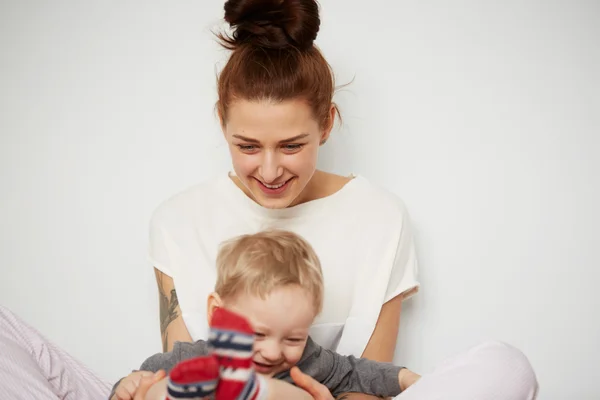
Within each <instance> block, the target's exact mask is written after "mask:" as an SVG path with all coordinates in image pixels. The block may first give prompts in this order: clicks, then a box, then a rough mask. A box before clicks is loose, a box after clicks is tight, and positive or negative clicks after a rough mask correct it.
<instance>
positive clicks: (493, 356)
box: [396, 341, 538, 400]
mask: <svg viewBox="0 0 600 400" xmlns="http://www.w3.org/2000/svg"><path fill="white" fill-rule="evenodd" d="M537 392H538V383H537V379H536V376H535V372H534V371H533V368H532V367H531V364H530V363H529V361H528V360H527V357H525V355H524V354H523V353H522V352H520V351H519V350H518V349H516V348H514V347H512V346H510V345H508V344H505V343H501V342H495V341H491V342H485V343H482V344H480V345H478V346H475V347H473V348H471V349H470V350H468V351H466V352H465V353H462V354H459V355H458V356H456V357H453V358H450V359H448V360H447V361H445V362H444V363H442V364H441V365H439V366H438V367H436V369H435V370H434V371H433V372H432V373H430V374H424V375H423V376H422V377H421V379H419V380H418V381H417V382H416V383H415V384H414V385H412V386H411V387H410V388H408V389H407V390H406V391H404V392H403V393H402V394H401V395H400V396H398V397H396V399H397V400H422V399H427V400H437V399H444V400H534V399H535V398H536V396H537Z"/></svg>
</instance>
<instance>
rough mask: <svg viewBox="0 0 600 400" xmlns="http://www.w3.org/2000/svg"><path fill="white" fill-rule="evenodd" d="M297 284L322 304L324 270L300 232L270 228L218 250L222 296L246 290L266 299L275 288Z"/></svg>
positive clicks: (317, 305) (218, 287) (218, 289)
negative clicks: (298, 233)
mask: <svg viewBox="0 0 600 400" xmlns="http://www.w3.org/2000/svg"><path fill="white" fill-rule="evenodd" d="M287 285H298V286H300V287H302V288H303V289H305V290H306V291H307V292H308V293H309V294H310V296H311V298H312V299H313V301H314V307H315V315H317V314H319V313H320V312H321V309H322V307H323V274H322V271H321V263H320V261H319V258H318V257H317V255H316V253H315V251H314V250H313V248H312V246H311V245H310V244H309V243H308V242H307V241H306V240H305V239H303V238H302V237H301V236H300V235H297V234H295V233H292V232H289V231H283V230H267V231H262V232H258V233H255V234H251V235H242V236H238V237H235V238H233V239H230V240H227V241H225V242H223V243H222V244H221V247H220V249H219V253H218V254H217V284H216V286H215V292H217V293H218V294H219V296H221V297H222V298H224V299H225V298H230V299H231V298H234V297H235V296H237V295H239V294H242V293H246V294H251V295H254V296H259V297H260V298H262V299H264V298H265V297H266V296H267V295H268V294H269V293H271V291H273V290H274V289H275V288H278V287H282V286H287Z"/></svg>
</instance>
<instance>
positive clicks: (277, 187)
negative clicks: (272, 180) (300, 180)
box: [263, 182, 285, 189]
mask: <svg viewBox="0 0 600 400" xmlns="http://www.w3.org/2000/svg"><path fill="white" fill-rule="evenodd" d="M263 185H265V186H266V187H268V188H269V189H279V188H280V187H282V186H283V185H285V182H283V183H280V184H279V185H269V184H267V183H263Z"/></svg>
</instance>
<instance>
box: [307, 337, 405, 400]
mask: <svg viewBox="0 0 600 400" xmlns="http://www.w3.org/2000/svg"><path fill="white" fill-rule="evenodd" d="M311 347H312V348H311V351H310V355H309V356H308V357H307V358H306V359H305V360H303V362H302V363H301V365H299V367H300V368H301V370H303V371H304V372H305V373H307V374H309V375H311V376H313V378H315V379H316V380H317V381H318V382H320V383H321V384H323V385H325V386H326V387H327V389H329V391H330V392H331V394H332V395H333V396H334V397H337V396H339V395H340V394H342V393H349V392H356V393H364V394H370V395H373V396H379V397H394V396H397V395H399V394H400V383H399V381H398V374H399V372H400V370H401V369H402V367H398V366H395V365H393V364H391V363H381V362H375V361H371V360H368V359H366V358H356V357H354V356H342V355H340V354H338V353H335V352H333V351H331V350H328V349H324V348H322V347H320V346H318V345H317V344H316V343H311Z"/></svg>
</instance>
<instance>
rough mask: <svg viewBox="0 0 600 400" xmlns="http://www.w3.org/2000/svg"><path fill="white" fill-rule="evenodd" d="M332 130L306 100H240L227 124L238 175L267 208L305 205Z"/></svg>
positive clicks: (250, 191) (250, 194)
mask: <svg viewBox="0 0 600 400" xmlns="http://www.w3.org/2000/svg"><path fill="white" fill-rule="evenodd" d="M330 131H331V127H329V128H328V129H323V128H322V127H321V126H319V123H318V122H317V121H316V120H315V119H314V117H313V114H312V112H311V109H310V107H309V106H308V105H307V104H306V103H305V102H303V101H301V100H286V101H283V102H280V103H277V102H272V101H269V100H265V101H246V100H237V101H235V102H234V103H233V104H232V105H231V106H230V107H229V110H228V115H227V121H226V123H225V124H224V126H223V132H224V134H225V138H226V139H227V142H228V144H229V151H230V153H231V160H232V162H233V169H234V171H235V173H236V175H237V176H238V178H239V179H240V181H241V183H242V184H243V186H244V188H245V192H246V194H248V195H249V196H250V197H252V198H253V199H254V200H255V201H256V202H257V203H258V204H260V205H262V206H263V207H266V208H285V207H289V206H292V205H295V204H298V203H300V202H302V197H303V196H302V194H303V192H304V191H305V189H306V186H307V184H308V183H309V182H310V180H311V178H312V176H313V174H314V172H315V170H316V167H317V156H318V154H319V147H320V145H321V142H322V141H323V140H325V139H327V137H328V135H329V132H330Z"/></svg>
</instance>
